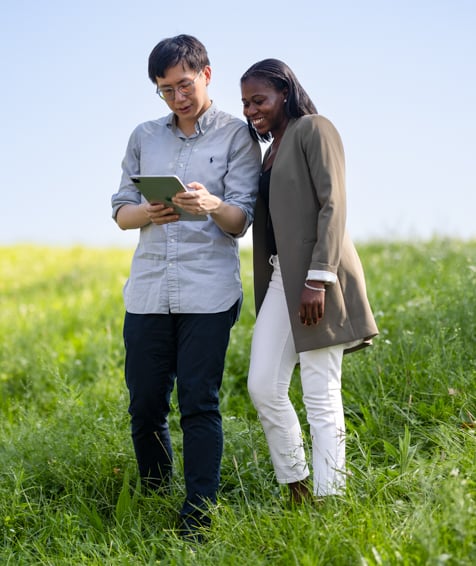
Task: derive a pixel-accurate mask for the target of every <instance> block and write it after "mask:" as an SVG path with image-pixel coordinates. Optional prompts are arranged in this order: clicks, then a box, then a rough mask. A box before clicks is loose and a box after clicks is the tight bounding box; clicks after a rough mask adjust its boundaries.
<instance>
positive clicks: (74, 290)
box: [0, 240, 476, 566]
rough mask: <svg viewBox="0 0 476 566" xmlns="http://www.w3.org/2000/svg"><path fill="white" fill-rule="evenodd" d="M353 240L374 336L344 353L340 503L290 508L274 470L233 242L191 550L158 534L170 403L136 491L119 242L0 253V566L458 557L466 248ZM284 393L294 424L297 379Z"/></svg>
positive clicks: (467, 370) (474, 417) (464, 460)
mask: <svg viewBox="0 0 476 566" xmlns="http://www.w3.org/2000/svg"><path fill="white" fill-rule="evenodd" d="M358 249H359V253H360V255H361V258H362V262H363V264H364V268H365V272H366V277H367V286H368V294H369V298H370V300H371V303H372V306H373V309H374V312H375V315H376V319H377V323H378V325H379V328H380V332H381V334H380V336H379V337H378V338H377V339H376V340H375V342H374V346H373V347H372V348H369V349H367V350H365V351H362V352H359V353H355V354H352V355H350V356H346V358H345V361H344V377H343V394H344V403H345V410H346V423H347V431H348V436H347V453H348V471H349V480H348V488H347V493H346V495H345V497H343V498H340V499H337V500H332V501H328V502H326V503H325V504H324V505H323V506H321V507H319V508H317V507H311V506H302V507H299V508H297V509H291V508H289V507H288V505H287V493H286V492H284V491H281V489H280V488H279V487H278V486H277V484H276V483H275V481H274V477H273V471H272V468H271V464H270V461H269V457H268V451H267V447H266V444H265V440H264V437H263V434H262V431H261V427H260V425H259V423H258V421H257V417H256V414H255V411H254V409H253V407H252V405H251V403H250V400H249V398H248V394H247V391H246V376H247V368H248V356H249V346H250V339H251V333H252V329H253V322H254V307H253V299H252V290H251V282H252V272H251V254H250V250H247V249H244V250H243V251H242V276H243V282H244V287H245V303H244V307H243V312H242V316H241V319H240V322H239V323H238V325H237V326H236V327H235V328H234V329H233V332H232V339H231V343H230V348H229V353H228V357H227V366H226V372H225V379H224V386H223V390H222V412H223V417H224V428H225V454H224V459H223V469H222V487H221V491H220V494H219V504H218V506H217V508H216V509H215V510H214V522H213V529H212V532H211V535H210V537H209V540H208V542H207V543H205V544H203V545H202V546H200V547H199V548H197V549H196V550H195V551H192V550H191V548H190V547H189V545H187V544H186V543H184V542H182V541H181V540H180V539H179V538H178V537H177V535H176V533H175V531H174V524H175V519H176V512H177V510H178V509H179V507H180V504H181V501H182V498H183V481H182V475H181V474H182V472H181V462H180V451H181V449H180V443H181V435H180V430H179V420H178V415H177V411H176V410H174V411H173V415H172V417H171V428H172V430H173V434H174V436H173V440H174V443H175V453H176V456H177V460H176V481H175V483H174V486H173V490H172V494H171V495H170V496H169V497H168V498H161V497H160V496H158V495H156V496H150V495H148V496H144V495H142V494H140V490H139V489H138V483H137V471H136V464H135V459H134V454H133V449H132V444H131V441H130V437H129V421H128V415H127V394H126V389H125V385H124V382H123V345H122V335H121V334H122V319H123V303H122V285H123V283H124V281H125V279H126V277H127V274H128V270H129V264H130V260H131V257H132V251H131V250H117V249H85V248H68V249H63V248H48V247H33V246H31V247H28V246H10V247H3V248H1V249H0V311H1V316H0V343H1V349H0V419H1V426H0V526H1V535H0V536H1V540H0V543H1V544H0V564H2V565H29V564H35V565H36V564H39V565H54V566H56V565H68V566H72V565H124V566H126V565H152V564H164V565H165V564H171V565H178V564H199V565H230V566H231V565H236V564H241V565H243V566H248V565H253V566H258V565H261V564H273V565H299V566H301V565H302V566H314V565H337V566H341V565H362V566H364V565H365V566H367V565H393V564H402V565H408V566H414V565H423V564H424V565H470V564H471V565H472V564H476V540H475V534H476V438H475V434H476V428H475V427H476V394H475V391H476V242H458V241H454V240H432V241H427V242H420V243H414V244H409V243H402V242H399V243H397V242H394V243H380V242H375V243H369V244H365V245H361V246H358ZM296 377H297V376H296ZM291 394H292V396H293V398H294V399H295V400H296V404H297V407H298V409H299V411H300V414H301V416H302V419H301V421H302V422H303V423H304V418H305V417H304V413H303V407H302V403H301V401H300V387H299V380H298V379H295V380H294V382H293V385H292V391H291ZM174 405H175V409H176V403H175V402H174ZM304 428H305V427H304ZM305 431H306V428H305Z"/></svg>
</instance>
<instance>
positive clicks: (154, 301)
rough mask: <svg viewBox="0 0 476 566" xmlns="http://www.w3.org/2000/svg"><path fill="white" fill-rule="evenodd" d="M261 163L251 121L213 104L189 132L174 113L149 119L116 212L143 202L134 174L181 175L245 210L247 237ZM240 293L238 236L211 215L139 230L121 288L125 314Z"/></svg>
mask: <svg viewBox="0 0 476 566" xmlns="http://www.w3.org/2000/svg"><path fill="white" fill-rule="evenodd" d="M260 163H261V151H260V148H259V145H258V143H257V142H254V141H252V140H251V137H250V135H249V132H248V127H247V125H246V123H245V122H244V121H243V120H240V119H238V118H235V117H233V116H231V115H230V114H227V113H225V112H222V111H219V110H218V109H217V107H216V106H215V104H214V103H212V105H211V107H210V108H209V109H208V110H207V111H206V112H205V113H204V114H203V115H202V116H201V117H200V118H199V120H198V122H197V124H196V132H195V134H193V135H192V136H190V137H186V136H185V135H184V134H183V133H182V132H181V131H180V130H179V129H178V128H177V127H176V125H175V119H174V114H173V113H171V114H170V115H168V116H166V117H163V118H160V119H158V120H153V121H150V122H145V123H143V124H140V125H139V126H137V128H136V129H135V130H134V131H133V132H132V134H131V137H130V139H129V143H128V146H127V150H126V155H125V157H124V160H123V162H122V171H123V173H122V179H121V184H120V187H119V191H118V192H117V193H115V194H114V195H113V196H112V207H113V218H115V217H116V215H117V211H118V210H119V208H120V207H121V206H123V205H125V204H139V203H141V202H142V201H143V198H144V197H142V196H141V194H140V193H139V191H138V190H137V189H136V187H135V185H134V184H133V183H132V182H131V180H130V176H131V175H134V174H141V175H177V176H178V177H180V179H182V181H183V182H184V183H185V184H187V183H191V182H192V181H197V182H199V183H202V184H203V185H204V186H205V187H206V188H207V189H208V191H209V192H210V193H212V194H214V195H216V196H218V197H220V199H221V200H223V201H224V202H226V203H227V204H230V205H235V206H238V207H240V208H241V210H242V211H243V212H244V214H245V216H246V224H245V228H244V230H243V232H242V233H241V234H239V236H242V235H243V234H244V233H245V232H246V230H247V229H248V227H249V225H250V224H251V222H252V221H253V214H254V206H255V200H256V195H257V191H258V177H259V170H260ZM241 293H242V288H241V279H240V263H239V250H238V242H237V240H236V238H235V237H234V236H232V235H230V234H227V233H225V232H223V231H222V230H221V228H219V227H218V226H217V225H216V224H215V222H214V221H213V220H212V219H211V217H208V218H207V220H206V221H205V222H194V221H192V222H189V221H178V222H174V223H170V224H166V225H163V226H157V225H156V224H152V223H151V224H148V225H147V226H144V227H143V228H141V229H140V238H139V243H138V246H137V248H136V250H135V253H134V257H133V260H132V266H131V272H130V276H129V279H128V280H127V282H126V285H125V286H124V301H125V306H126V310H127V311H128V312H130V313H134V314H152V313H161V314H167V313H169V312H170V313H214V312H222V311H225V310H228V309H229V308H231V306H232V305H233V304H234V303H235V302H236V301H237V300H238V299H239V298H240V296H241Z"/></svg>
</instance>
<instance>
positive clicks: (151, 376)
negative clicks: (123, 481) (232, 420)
mask: <svg viewBox="0 0 476 566" xmlns="http://www.w3.org/2000/svg"><path fill="white" fill-rule="evenodd" d="M237 311H238V303H237V304H235V305H234V306H233V307H232V308H231V309H230V310H228V311H226V312H221V313H213V314H145V315H143V314H131V313H126V316H125V321H124V344H125V348H126V362H125V377H126V384H127V387H128V389H129V395H130V404H129V413H130V415H131V434H132V441H133V444H134V450H135V454H136V458H137V463H138V466H139V473H140V476H141V480H142V482H143V484H144V485H146V486H148V487H151V488H160V487H162V486H164V487H167V486H168V485H169V483H170V479H171V475H172V465H173V453H172V445H171V441H170V433H169V426H168V420H167V417H168V415H169V412H170V397H171V393H172V391H173V388H174V384H175V382H176V383H177V399H178V404H179V409H180V426H181V428H182V432H183V466H184V477H185V488H186V499H185V503H184V505H183V507H182V510H181V516H182V517H187V516H196V515H197V513H199V512H200V510H204V509H205V507H206V504H207V502H211V503H215V502H216V495H217V490H218V485H219V481H220V466H221V458H222V453H223V431H222V421H221V414H220V408H219V390H220V386H221V383H222V378H223V370H224V364H225V355H226V350H227V347H228V342H229V337H230V329H231V327H232V326H233V324H234V322H235V321H236V319H237V315H238V312H237Z"/></svg>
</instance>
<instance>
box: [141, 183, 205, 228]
mask: <svg viewBox="0 0 476 566" xmlns="http://www.w3.org/2000/svg"><path fill="white" fill-rule="evenodd" d="M131 181H132V182H133V183H134V185H135V186H136V187H137V189H138V190H139V191H140V192H141V193H142V194H143V195H144V197H145V198H146V199H147V200H148V201H149V202H161V203H162V204H165V205H166V206H171V207H172V208H173V209H174V210H175V211H176V212H177V214H180V220H201V221H204V220H206V219H207V217H206V216H199V215H196V214H189V213H187V212H185V211H183V210H182V209H181V208H180V207H178V206H175V205H174V203H173V202H172V197H173V196H174V195H175V194H177V193H179V192H184V191H187V190H188V189H187V187H186V186H185V185H184V184H183V183H182V181H181V180H180V179H179V178H178V177H177V176H176V175H131Z"/></svg>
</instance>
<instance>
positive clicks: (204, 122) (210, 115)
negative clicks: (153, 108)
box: [166, 100, 218, 134]
mask: <svg viewBox="0 0 476 566" xmlns="http://www.w3.org/2000/svg"><path fill="white" fill-rule="evenodd" d="M217 114H218V108H217V106H216V104H215V103H214V102H213V100H212V103H211V105H210V107H209V108H207V110H206V111H205V112H204V113H203V114H202V115H201V116H200V118H199V119H198V120H197V122H196V124H195V131H196V132H197V134H204V133H205V132H206V130H207V128H209V127H210V125H211V123H212V122H213V121H214V119H215V117H216V115H217ZM166 124H167V128H170V129H171V130H172V131H174V132H176V131H177V124H176V123H175V114H174V113H173V112H171V113H170V114H169V115H168V116H167V118H166Z"/></svg>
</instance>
